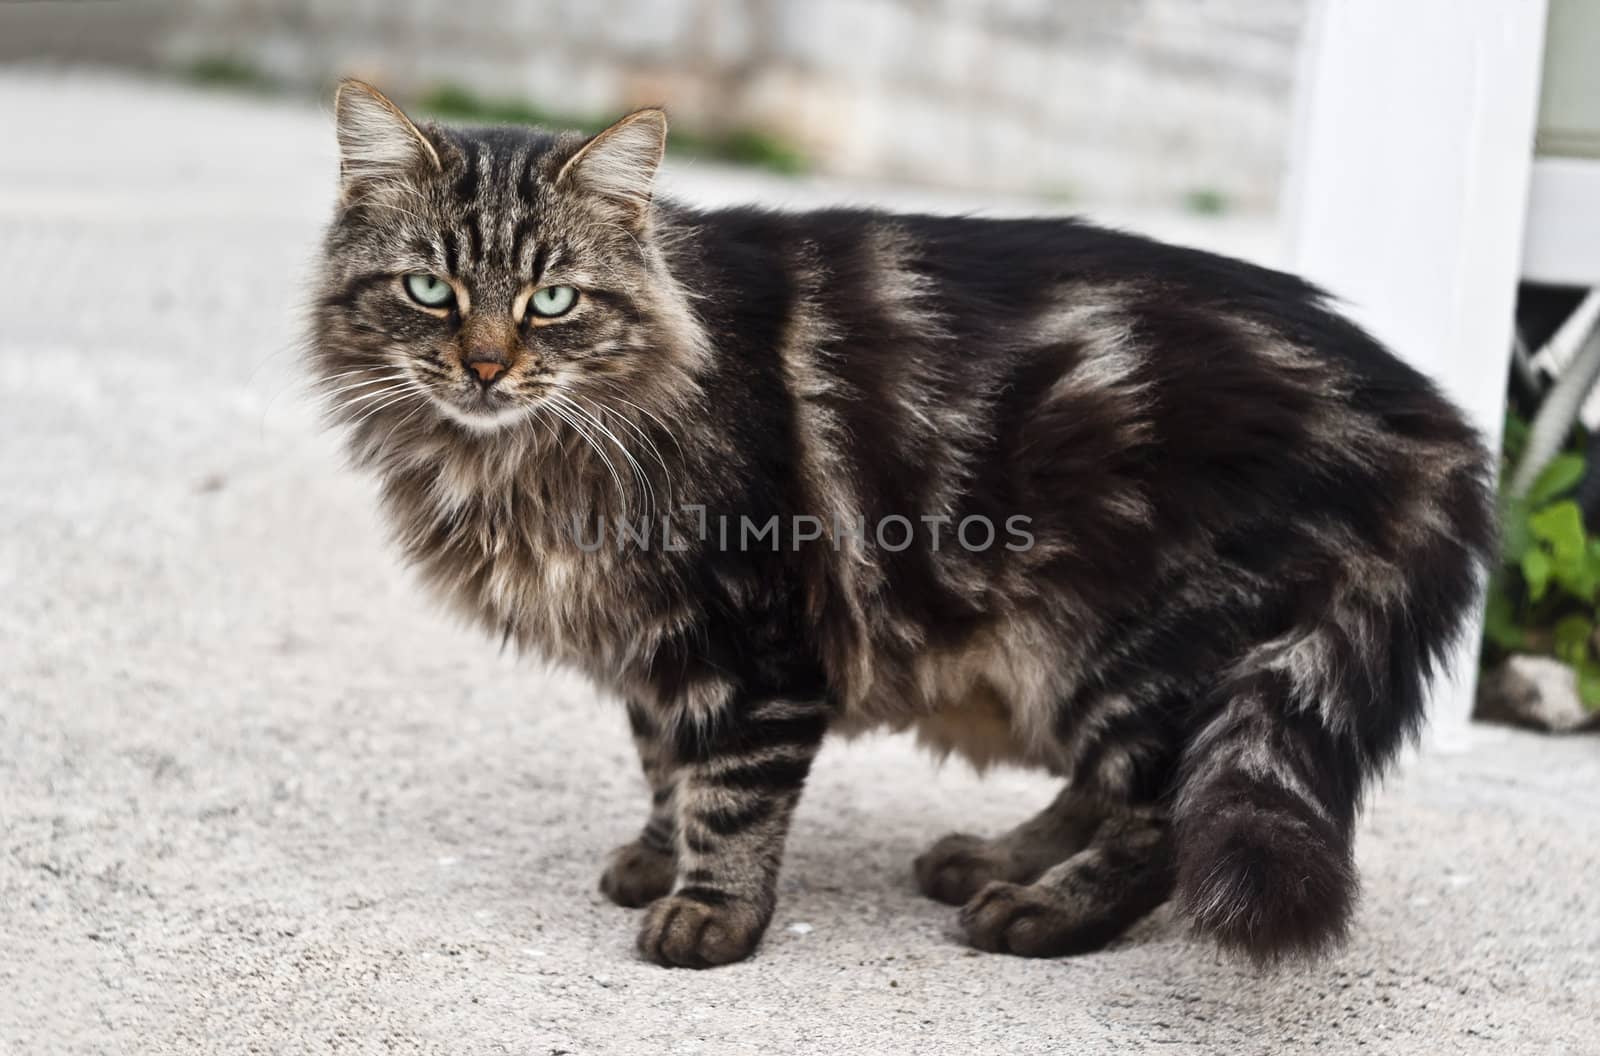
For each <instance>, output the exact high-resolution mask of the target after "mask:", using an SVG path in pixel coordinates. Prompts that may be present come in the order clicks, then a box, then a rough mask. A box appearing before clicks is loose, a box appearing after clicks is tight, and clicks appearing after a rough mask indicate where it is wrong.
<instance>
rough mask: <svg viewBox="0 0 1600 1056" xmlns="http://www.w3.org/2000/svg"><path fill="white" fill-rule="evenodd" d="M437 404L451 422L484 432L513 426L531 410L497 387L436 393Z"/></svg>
mask: <svg viewBox="0 0 1600 1056" xmlns="http://www.w3.org/2000/svg"><path fill="white" fill-rule="evenodd" d="M434 403H435V404H436V405H437V406H438V407H439V409H440V410H442V411H443V412H444V414H445V417H447V418H449V419H450V420H451V421H454V422H457V423H458V424H460V425H464V426H466V427H467V428H469V429H472V430H474V431H476V432H482V433H487V432H493V431H494V430H496V429H502V428H504V427H506V426H508V425H511V424H512V423H514V422H516V421H518V420H519V419H521V418H522V417H523V415H525V414H526V413H527V410H528V408H527V405H526V404H525V403H523V402H522V401H521V400H519V399H517V398H516V397H515V396H513V395H512V394H511V393H508V392H504V391H501V390H500V389H497V388H488V389H474V390H471V391H468V392H462V393H451V394H449V395H445V396H435V397H434Z"/></svg>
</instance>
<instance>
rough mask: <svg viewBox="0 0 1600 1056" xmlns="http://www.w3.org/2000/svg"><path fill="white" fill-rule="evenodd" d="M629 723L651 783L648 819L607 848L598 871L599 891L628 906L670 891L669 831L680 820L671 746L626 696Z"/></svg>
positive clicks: (671, 854)
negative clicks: (635, 831) (675, 805)
mask: <svg viewBox="0 0 1600 1056" xmlns="http://www.w3.org/2000/svg"><path fill="white" fill-rule="evenodd" d="M628 726H629V727H630V728H631V729H632V731H633V745H634V747H635V748H636V749H637V750H638V752H639V765H640V767H641V768H643V770H644V778H645V781H646V782H647V783H648V784H649V786H650V818H649V820H648V821H646V822H645V825H644V828H643V830H641V831H640V833H639V835H638V836H637V837H635V838H634V839H633V840H631V841H629V842H628V843H625V844H623V845H622V846H621V847H618V848H617V849H616V850H614V851H612V852H611V857H610V859H609V860H608V861H607V862H606V868H605V871H604V872H602V873H601V874H600V890H601V891H602V892H603V893H604V894H605V896H606V897H607V898H609V899H611V901H613V902H615V903H616V904H617V905H619V906H627V907H629V908H630V909H631V908H634V907H637V906H643V905H648V904H649V903H651V902H654V901H655V900H656V899H658V898H660V897H661V896H662V895H664V894H666V893H667V892H668V891H671V890H672V881H673V878H674V876H675V871H676V870H675V864H674V857H675V855H674V852H673V844H674V843H675V842H676V841H675V839H674V835H673V834H674V833H675V832H677V828H678V824H677V818H676V813H675V811H674V809H673V804H672V799H673V788H674V786H675V785H676V784H677V765H676V763H675V762H674V760H673V753H672V745H670V744H668V743H667V740H666V738H665V737H664V736H663V731H662V730H661V727H660V723H659V722H657V720H656V717H655V716H654V715H653V714H651V712H650V709H649V708H648V707H647V706H646V705H645V704H643V703H641V702H640V701H637V700H630V701H628Z"/></svg>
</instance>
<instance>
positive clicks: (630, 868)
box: [600, 840, 676, 909]
mask: <svg viewBox="0 0 1600 1056" xmlns="http://www.w3.org/2000/svg"><path fill="white" fill-rule="evenodd" d="M675 868H676V867H675V864H674V862H673V860H672V853H671V852H670V851H662V850H658V849H656V848H654V847H648V846H646V845H645V844H643V843H641V842H639V841H638V840H634V841H633V842H631V843H625V844H623V845H622V846H621V847H618V848H617V849H616V850H614V851H612V852H611V857H610V858H609V859H608V860H607V861H606V868H605V871H604V872H602V873H601V874H600V890H601V892H602V893H603V894H604V895H605V896H606V897H607V898H609V899H610V900H611V901H613V902H615V903H616V904H617V905H619V906H625V907H627V908H628V909H637V908H638V907H639V906H646V905H649V904H650V903H651V902H654V901H655V900H656V899H658V898H660V897H661V896H662V895H664V894H666V893H667V892H668V891H671V890H672V882H673V879H674V872H675Z"/></svg>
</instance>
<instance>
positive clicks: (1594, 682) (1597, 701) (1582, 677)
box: [1578, 660, 1600, 711]
mask: <svg viewBox="0 0 1600 1056" xmlns="http://www.w3.org/2000/svg"><path fill="white" fill-rule="evenodd" d="M1578 699H1579V700H1581V701H1583V706H1584V707H1586V708H1588V709H1589V710H1590V711H1600V663H1596V662H1595V661H1593V660H1588V661H1585V662H1584V663H1583V664H1582V665H1581V666H1580V667H1579V668H1578Z"/></svg>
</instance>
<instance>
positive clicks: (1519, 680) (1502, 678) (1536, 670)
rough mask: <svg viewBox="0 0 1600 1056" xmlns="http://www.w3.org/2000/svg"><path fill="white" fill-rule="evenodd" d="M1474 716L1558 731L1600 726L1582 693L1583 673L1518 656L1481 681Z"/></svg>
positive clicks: (1599, 717)
mask: <svg viewBox="0 0 1600 1056" xmlns="http://www.w3.org/2000/svg"><path fill="white" fill-rule="evenodd" d="M1472 717H1473V718H1475V719H1482V720H1484V721H1487V722H1503V723H1509V724H1510V725H1512V726H1522V727H1525V728H1530V729H1535V730H1546V731H1549V732H1552V733H1566V732H1568V731H1572V730H1582V729H1591V728H1596V727H1600V714H1596V713H1591V712H1590V711H1589V710H1588V709H1587V708H1585V707H1584V706H1583V701H1582V700H1581V699H1580V698H1579V697H1578V675H1577V672H1575V671H1574V670H1573V669H1572V668H1571V667H1569V666H1567V665H1566V664H1564V663H1562V662H1561V661H1559V660H1556V659H1554V658H1553V657H1548V656H1527V655H1522V654H1518V655H1516V656H1513V657H1510V658H1509V659H1507V660H1506V661H1505V662H1504V663H1502V664H1500V666H1498V667H1496V668H1495V669H1494V670H1493V671H1487V672H1485V673H1484V675H1483V677H1482V678H1481V679H1479V680H1478V698H1477V703H1476V706H1475V707H1474V709H1473V712H1472Z"/></svg>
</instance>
